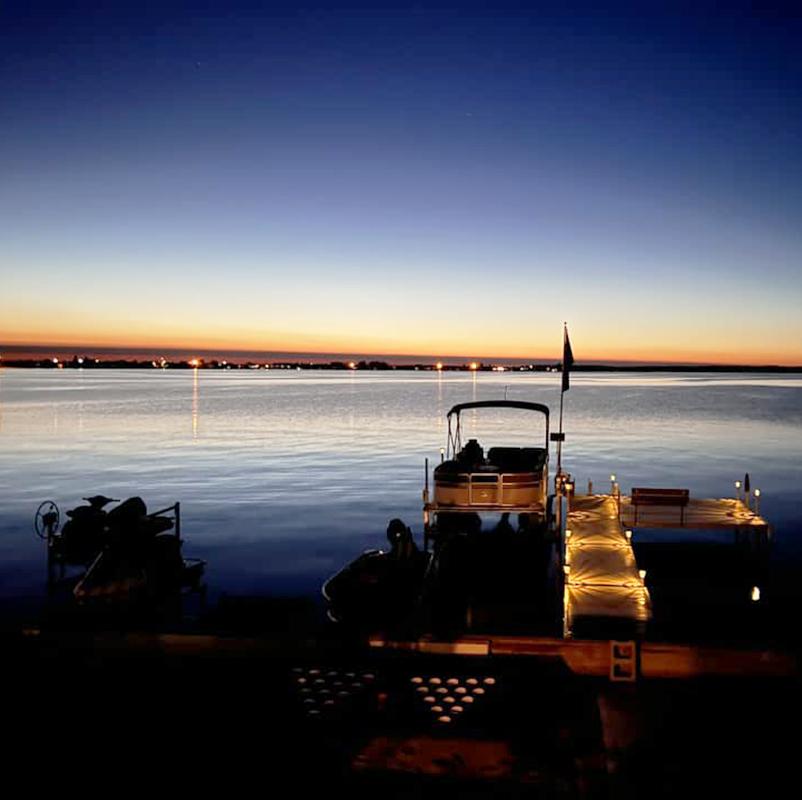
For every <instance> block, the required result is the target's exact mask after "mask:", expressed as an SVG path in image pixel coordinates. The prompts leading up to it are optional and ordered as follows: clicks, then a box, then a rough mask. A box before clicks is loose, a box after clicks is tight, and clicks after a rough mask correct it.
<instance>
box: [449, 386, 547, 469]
mask: <svg viewBox="0 0 802 800" xmlns="http://www.w3.org/2000/svg"><path fill="white" fill-rule="evenodd" d="M472 408H518V409H523V410H524V411H537V412H539V413H540V414H543V415H544V416H545V417H546V437H545V449H546V451H548V449H549V407H548V406H544V405H543V404H541V403H527V402H526V401H524V400H474V401H473V402H472V403H457V405H455V406H454V407H453V408H452V409H451V410H450V411H449V412H448V414H447V415H446V419H448V453H447V457H448V458H453V457H454V456H455V455H456V454H457V453H459V451H460V450H461V449H462V430H461V426H460V414H461V413H462V412H463V411H467V410H469V409H472ZM452 417H454V418H455V422H454V424H453V426H452Z"/></svg>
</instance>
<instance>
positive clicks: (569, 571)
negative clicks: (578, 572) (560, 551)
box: [563, 564, 571, 575]
mask: <svg viewBox="0 0 802 800" xmlns="http://www.w3.org/2000/svg"><path fill="white" fill-rule="evenodd" d="M563 572H564V573H565V574H566V575H570V574H571V567H570V566H569V565H568V564H566V565H565V566H564V567H563Z"/></svg>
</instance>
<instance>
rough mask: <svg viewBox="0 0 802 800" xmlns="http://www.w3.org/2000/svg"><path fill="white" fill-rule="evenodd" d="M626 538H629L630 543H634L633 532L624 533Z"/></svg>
mask: <svg viewBox="0 0 802 800" xmlns="http://www.w3.org/2000/svg"><path fill="white" fill-rule="evenodd" d="M624 536H626V537H627V541H628V542H631V541H632V531H624Z"/></svg>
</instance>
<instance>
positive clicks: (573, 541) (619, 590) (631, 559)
mask: <svg viewBox="0 0 802 800" xmlns="http://www.w3.org/2000/svg"><path fill="white" fill-rule="evenodd" d="M563 553H564V556H563V560H564V571H565V589H564V593H563V623H564V625H563V635H564V637H565V638H570V637H571V636H572V635H573V632H574V627H575V625H576V623H577V621H578V620H593V619H602V620H610V619H615V620H624V621H629V622H631V623H634V624H635V629H634V630H633V633H634V632H642V627H643V625H644V624H645V623H646V622H647V621H648V620H649V619H650V617H651V604H650V599H649V591H648V589H647V588H646V584H645V582H644V579H643V576H642V575H641V574H640V573H639V571H638V565H637V562H636V561H635V552H634V550H633V549H632V541H631V531H630V533H629V535H627V531H626V529H625V528H624V527H623V526H622V523H621V515H620V513H619V503H618V500H617V498H616V497H614V496H611V495H581V496H578V497H574V498H573V500H572V502H571V503H570V510H569V512H568V515H567V518H566V525H565V534H564V547H563Z"/></svg>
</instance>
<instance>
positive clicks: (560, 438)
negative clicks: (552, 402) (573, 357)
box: [557, 364, 565, 478]
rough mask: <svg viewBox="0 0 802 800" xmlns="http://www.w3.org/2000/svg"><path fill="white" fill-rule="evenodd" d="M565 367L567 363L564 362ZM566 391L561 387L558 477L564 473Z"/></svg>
mask: <svg viewBox="0 0 802 800" xmlns="http://www.w3.org/2000/svg"><path fill="white" fill-rule="evenodd" d="M563 369H565V364H563ZM564 398H565V391H564V390H563V389H562V387H560V435H559V438H558V439H557V477H558V478H559V477H560V476H561V475H562V474H563V399H564Z"/></svg>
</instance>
